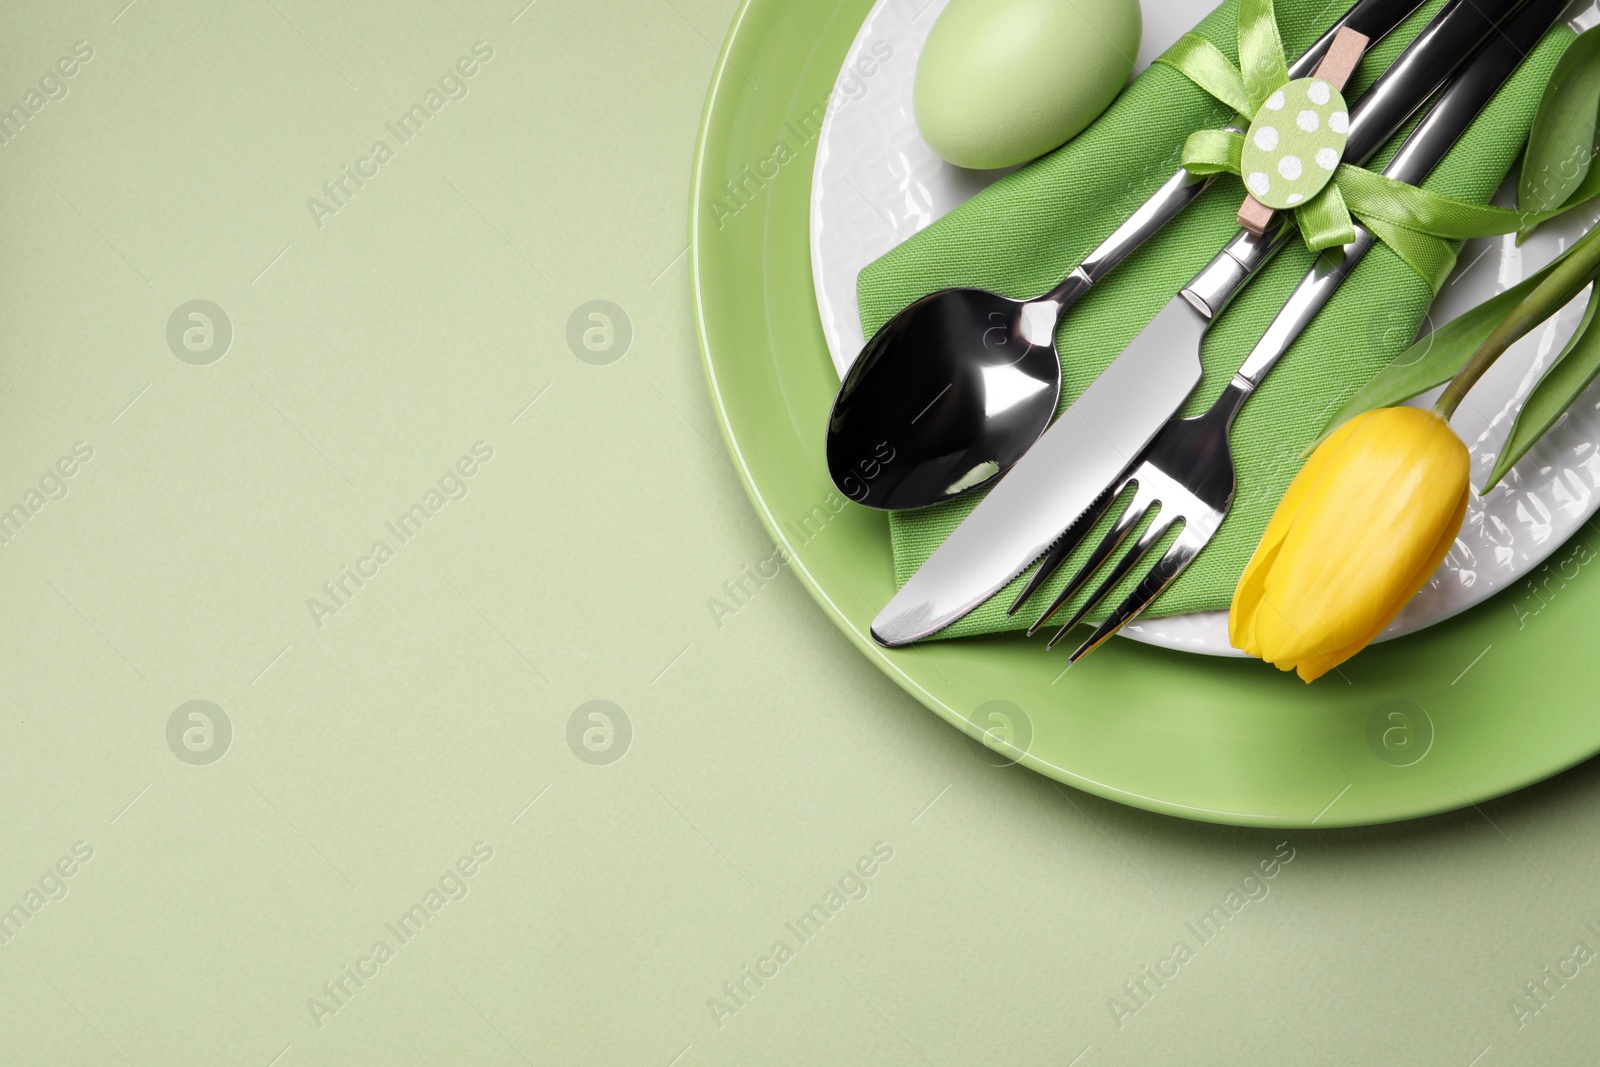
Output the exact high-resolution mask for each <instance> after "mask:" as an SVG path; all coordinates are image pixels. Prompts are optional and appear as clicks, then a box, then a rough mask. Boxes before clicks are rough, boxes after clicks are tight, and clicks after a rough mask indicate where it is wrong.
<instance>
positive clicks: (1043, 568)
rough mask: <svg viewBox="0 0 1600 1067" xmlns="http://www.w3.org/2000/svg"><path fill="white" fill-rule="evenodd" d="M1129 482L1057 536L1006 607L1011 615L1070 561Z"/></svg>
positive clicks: (1107, 494)
mask: <svg viewBox="0 0 1600 1067" xmlns="http://www.w3.org/2000/svg"><path fill="white" fill-rule="evenodd" d="M1127 484H1128V483H1127V482H1120V483H1118V484H1117V485H1116V486H1115V487H1114V488H1112V489H1108V490H1106V491H1105V492H1104V493H1102V494H1100V496H1099V498H1098V499H1096V500H1095V502H1094V503H1093V504H1090V505H1089V508H1088V510H1087V511H1085V512H1084V513H1083V514H1082V515H1079V516H1078V519H1077V521H1076V522H1074V523H1073V524H1072V525H1071V526H1068V527H1067V529H1066V532H1065V533H1063V534H1062V535H1061V536H1060V537H1059V538H1057V539H1056V543H1055V544H1053V545H1051V546H1050V551H1049V552H1047V553H1045V556H1044V559H1042V560H1040V561H1039V566H1038V567H1036V568H1035V569H1034V572H1033V574H1032V576H1031V577H1029V579H1028V582H1027V584H1026V585H1024V586H1023V587H1022V592H1020V593H1018V594H1017V599H1016V600H1015V601H1013V602H1012V604H1011V606H1010V607H1009V608H1007V609H1006V617H1007V618H1010V617H1011V616H1012V615H1015V614H1016V613H1017V611H1018V610H1019V609H1020V608H1021V607H1022V605H1023V604H1025V603H1027V601H1028V598H1029V597H1031V596H1033V594H1034V593H1037V592H1038V591H1039V588H1040V586H1042V585H1044V583H1046V582H1048V581H1049V580H1050V578H1051V576H1052V575H1054V574H1055V572H1056V571H1057V570H1058V569H1060V567H1061V565H1062V564H1063V563H1065V562H1066V561H1067V557H1069V556H1071V555H1072V554H1073V553H1074V552H1076V551H1077V550H1078V546H1079V545H1081V544H1083V539H1084V538H1085V537H1088V536H1089V531H1090V530H1092V529H1094V526H1095V523H1097V522H1099V521H1100V518H1101V516H1103V515H1105V513H1106V512H1107V511H1108V510H1110V508H1111V505H1112V504H1113V503H1115V502H1116V499H1117V497H1118V496H1119V495H1120V494H1121V492H1122V490H1123V489H1124V488H1126V487H1127ZM1030 633H1031V631H1030Z"/></svg>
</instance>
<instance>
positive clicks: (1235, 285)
mask: <svg viewBox="0 0 1600 1067" xmlns="http://www.w3.org/2000/svg"><path fill="white" fill-rule="evenodd" d="M1527 4H1528V0H1450V3H1448V4H1446V5H1445V7H1444V8H1443V9H1442V10H1441V11H1440V12H1439V14H1438V15H1436V16H1435V17H1434V19H1433V21H1432V22H1430V23H1429V24H1428V25H1427V26H1426V27H1424V28H1423V30H1422V32H1421V33H1420V34H1418V35H1417V37H1416V39H1415V40H1413V41H1412V42H1411V43H1410V44H1409V45H1407V46H1406V49H1405V51H1403V52H1401V53H1400V58H1399V59H1397V60H1395V61H1394V65H1393V66H1391V67H1390V68H1389V69H1388V70H1386V71H1384V72H1383V74H1382V76H1380V77H1379V78H1378V80H1377V81H1376V82H1374V83H1373V85H1372V87H1371V88H1370V89H1368V90H1367V91H1366V92H1365V93H1364V94H1362V96H1361V100H1360V101H1359V102H1358V103H1357V104H1356V106H1355V108H1354V109H1352V111H1351V113H1350V136H1349V139H1348V140H1347V141H1346V142H1345V153H1344V158H1345V159H1346V160H1347V161H1348V162H1351V163H1354V164H1356V165H1360V164H1361V163H1364V162H1366V160H1367V159H1368V157H1370V156H1371V155H1372V154H1373V153H1375V152H1376V151H1377V150H1378V149H1379V148H1380V147H1382V145H1383V143H1384V142H1385V141H1387V140H1388V139H1389V138H1390V137H1391V136H1393V135H1394V131H1395V130H1398V129H1399V128H1400V127H1401V126H1403V125H1405V122H1406V120H1407V119H1409V118H1410V117H1411V116H1412V114H1414V113H1415V112H1416V110H1417V109H1418V108H1420V107H1421V106H1422V105H1423V104H1425V103H1426V102H1427V101H1428V99H1429V98H1430V97H1432V96H1433V94H1434V93H1435V92H1436V91H1437V90H1438V89H1439V87H1440V86H1441V85H1443V84H1444V83H1445V82H1446V81H1447V80H1449V78H1450V76H1451V75H1452V74H1454V73H1455V71H1456V70H1457V69H1458V68H1459V67H1460V66H1461V65H1462V64H1463V63H1464V62H1466V61H1467V60H1468V59H1470V58H1471V57H1472V56H1473V55H1474V54H1475V53H1476V52H1477V51H1478V49H1479V48H1480V47H1481V46H1482V45H1483V43H1484V42H1485V41H1486V40H1487V39H1488V38H1489V37H1490V36H1491V35H1493V34H1495V33H1496V32H1497V29H1496V28H1497V26H1498V25H1499V23H1501V22H1503V21H1505V20H1506V19H1507V18H1509V17H1510V16H1511V15H1513V14H1515V13H1516V12H1518V11H1520V10H1521V9H1522V8H1523V7H1526V6H1527ZM1290 232H1291V228H1290V227H1288V226H1286V225H1284V223H1283V221H1282V220H1281V219H1279V220H1277V221H1275V223H1274V224H1273V225H1271V226H1269V227H1268V228H1267V229H1266V231H1265V232H1263V233H1261V234H1253V233H1250V232H1249V231H1248V230H1241V231H1240V232H1239V235H1238V236H1237V237H1235V238H1234V239H1233V240H1231V241H1229V242H1228V244H1227V245H1226V246H1225V247H1224V248H1223V250H1222V251H1221V252H1220V253H1218V255H1217V257H1216V258H1215V259H1213V260H1212V261H1211V262H1210V263H1209V264H1207V265H1206V267H1205V269H1204V270H1202V271H1201V272H1200V273H1199V274H1197V275H1196V276H1195V278H1194V280H1193V281H1191V282H1190V283H1189V284H1188V285H1187V286H1185V287H1184V288H1183V290H1182V292H1181V293H1180V295H1181V296H1182V297H1183V298H1184V299H1185V300H1187V301H1188V302H1189V303H1190V304H1191V305H1193V306H1194V308H1195V310H1196V311H1198V312H1199V313H1200V314H1201V315H1203V316H1205V317H1206V318H1207V319H1210V320H1212V321H1215V320H1216V317H1217V316H1218V315H1220V314H1222V312H1223V309H1225V308H1226V307H1227V306H1228V303H1229V302H1230V301H1231V300H1232V299H1233V298H1234V297H1235V296H1236V295H1238V292H1239V290H1240V289H1242V288H1244V284H1245V283H1246V282H1247V281H1249V280H1250V278H1251V277H1252V276H1253V275H1254V274H1255V273H1256V271H1258V270H1260V269H1261V268H1262V266H1264V265H1265V264H1266V262H1267V261H1268V260H1270V259H1271V258H1272V257H1273V255H1275V254H1276V253H1277V251H1278V250H1279V249H1280V248H1282V247H1283V245H1284V241H1285V239H1286V238H1287V236H1288V234H1289V233H1290Z"/></svg>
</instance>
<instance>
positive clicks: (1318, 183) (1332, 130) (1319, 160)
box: [1239, 78, 1350, 211]
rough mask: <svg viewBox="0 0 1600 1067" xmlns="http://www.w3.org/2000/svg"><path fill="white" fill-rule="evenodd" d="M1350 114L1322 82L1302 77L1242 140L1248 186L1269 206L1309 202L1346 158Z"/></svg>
mask: <svg viewBox="0 0 1600 1067" xmlns="http://www.w3.org/2000/svg"><path fill="white" fill-rule="evenodd" d="M1349 135H1350V110H1349V108H1347V107H1346V106H1345V103H1344V97H1343V96H1340V95H1339V90H1337V89H1335V88H1334V87H1333V86H1331V85H1329V84H1328V83H1327V82H1325V81H1323V80H1322V79H1321V78H1300V79H1298V80H1296V81H1292V82H1290V83H1289V84H1288V85H1285V86H1284V87H1283V88H1282V89H1279V90H1278V91H1277V92H1275V93H1273V94H1272V95H1271V96H1269V97H1267V101H1266V103H1264V104H1262V105H1261V110H1260V111H1259V112H1257V113H1256V117H1255V121H1253V122H1251V123H1250V129H1249V130H1248V131H1247V132H1246V133H1245V136H1244V150H1243V151H1242V152H1241V153H1240V154H1239V171H1240V173H1242V174H1243V175H1244V184H1245V188H1247V189H1249V190H1250V192H1251V195H1253V196H1254V197H1255V198H1256V199H1257V200H1259V201H1261V202H1262V203H1263V204H1265V205H1267V206H1268V207H1270V208H1277V209H1278V210H1280V211H1281V210H1283V209H1285V208H1291V207H1296V206H1297V205H1299V204H1303V203H1305V202H1306V201H1307V200H1309V199H1311V198H1312V197H1313V196H1315V195H1316V194H1318V193H1320V192H1321V191H1322V187H1323V186H1324V185H1327V184H1328V181H1329V180H1330V179H1331V178H1332V177H1333V172H1334V170H1335V169H1337V168H1338V166H1339V159H1340V157H1341V156H1343V155H1344V144H1345V140H1346V139H1347V138H1348V137H1349Z"/></svg>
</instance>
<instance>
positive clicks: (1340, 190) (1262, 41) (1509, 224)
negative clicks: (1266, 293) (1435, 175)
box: [1156, 0, 1560, 292]
mask: <svg viewBox="0 0 1600 1067" xmlns="http://www.w3.org/2000/svg"><path fill="white" fill-rule="evenodd" d="M1156 62H1158V63H1164V64H1166V65H1167V66H1169V67H1172V68H1173V69H1175V70H1177V71H1178V72H1179V73H1180V74H1182V75H1183V76H1184V77H1186V78H1188V79H1189V80H1190V81H1192V82H1194V83H1195V84H1196V85H1198V86H1199V87H1200V88H1202V89H1204V90H1205V91H1206V92H1208V93H1210V94H1211V95H1212V96H1214V97H1216V98H1217V99H1218V100H1220V101H1222V102H1223V103H1224V104H1226V105H1228V106H1229V107H1231V108H1233V109H1234V110H1235V111H1237V112H1238V113H1239V116H1238V118H1237V119H1236V120H1235V121H1236V122H1237V124H1239V125H1244V126H1248V125H1249V123H1250V121H1251V116H1253V115H1254V114H1255V113H1256V112H1257V111H1258V110H1260V108H1261V105H1262V103H1263V102H1264V101H1265V100H1266V99H1267V97H1269V96H1271V95H1272V94H1273V92H1275V91H1276V90H1278V89H1279V88H1281V87H1282V86H1283V85H1284V84H1285V83H1287V82H1288V80H1289V71H1288V66H1287V64H1286V62H1285V60H1284V55H1283V41H1282V39H1281V38H1280V37H1279V35H1278V23H1277V17H1276V15H1275V13H1274V12H1273V7H1272V0H1239V66H1238V68H1237V69H1235V68H1234V66H1233V64H1232V63H1231V62H1230V61H1229V60H1228V57H1227V56H1225V55H1223V54H1222V51H1221V50H1220V49H1219V48H1217V46H1216V45H1214V44H1212V43H1211V42H1210V41H1209V40H1207V39H1206V38H1204V37H1202V36H1200V35H1199V34H1197V33H1187V34H1185V35H1184V36H1183V37H1181V38H1179V40H1178V42H1177V43H1176V44H1174V45H1173V46H1172V47H1171V48H1170V49H1168V50H1167V52H1166V53H1165V54H1163V55H1162V56H1160V57H1159V58H1158V59H1157V60H1156ZM1243 148H1244V135H1243V134H1241V133H1238V132H1236V131H1234V130H1231V129H1224V130H1198V131H1196V132H1195V133H1193V134H1191V135H1190V136H1189V138H1188V140H1187V141H1185V142H1184V146H1183V156H1182V160H1183V166H1184V169H1185V170H1187V171H1189V172H1190V173H1191V174H1195V175H1200V176H1211V175H1215V174H1224V173H1226V174H1233V175H1239V174H1240V166H1239V156H1240V153H1241V152H1242V151H1243ZM1293 214H1294V220H1295V225H1296V226H1297V227H1298V228H1299V230H1300V235H1301V237H1302V238H1303V239H1304V240H1305V243H1306V247H1307V248H1309V249H1311V250H1312V251H1313V252H1320V251H1322V250H1323V249H1326V248H1334V247H1337V246H1339V245H1346V244H1349V243H1350V242H1351V241H1353V240H1355V238H1356V223H1357V222H1359V223H1360V224H1361V225H1362V226H1363V227H1364V228H1365V229H1366V230H1367V231H1368V232H1369V233H1371V234H1372V235H1373V236H1374V237H1376V238H1377V239H1378V240H1379V241H1382V242H1383V243H1384V244H1386V245H1388V246H1389V247H1390V248H1391V249H1393V250H1394V252H1395V253H1396V254H1397V255H1398V256H1399V257H1400V258H1401V259H1402V260H1404V261H1405V263H1406V265H1407V266H1409V267H1410V268H1411V269H1412V270H1414V271H1415V272H1416V273H1417V274H1418V275H1420V276H1421V277H1422V278H1423V280H1425V281H1426V282H1427V283H1428V284H1429V286H1431V287H1432V289H1433V291H1434V292H1438V291H1439V288H1440V287H1441V286H1442V285H1444V283H1445V280H1446V279H1447V278H1448V277H1449V276H1450V272H1451V271H1452V270H1453V269H1455V263H1456V245H1455V243H1454V242H1459V241H1464V240H1466V239H1468V238H1472V237H1495V236H1498V235H1500V234H1505V233H1512V232H1514V231H1516V230H1519V229H1528V228H1530V227H1533V226H1536V225H1538V224H1539V223H1541V222H1544V221H1546V220H1548V219H1551V218H1554V217H1555V216H1556V215H1558V214H1560V211H1559V210H1551V211H1543V212H1520V211H1510V210H1507V209H1505V208H1497V207H1486V206H1483V205H1480V204H1473V203H1468V202H1466V201H1464V200H1457V199H1455V198H1454V197H1449V196H1442V195H1440V194H1438V193H1431V192H1428V191H1427V190H1426V189H1420V188H1418V187H1416V186H1414V185H1406V184H1405V183H1403V182H1397V181H1395V180H1394V179H1392V178H1386V177H1384V176H1383V175H1381V174H1377V173H1374V172H1373V171H1370V170H1365V169H1363V168H1361V167H1355V166H1351V165H1350V164H1348V163H1341V164H1340V165H1339V169H1338V170H1336V171H1335V172H1334V174H1333V179H1332V180H1331V181H1329V182H1328V184H1327V185H1326V186H1324V187H1323V189H1322V191H1321V192H1320V193H1318V194H1317V195H1316V196H1314V197H1312V198H1311V199H1310V200H1307V201H1306V202H1305V203H1304V204H1301V205H1300V206H1299V207H1297V208H1295V209H1294V211H1293Z"/></svg>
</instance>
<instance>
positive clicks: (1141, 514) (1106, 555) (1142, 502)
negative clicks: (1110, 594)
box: [1028, 472, 1156, 637]
mask: <svg viewBox="0 0 1600 1067" xmlns="http://www.w3.org/2000/svg"><path fill="white" fill-rule="evenodd" d="M1136 478H1137V472H1136V473H1135V475H1134V476H1133V477H1130V478H1129V479H1128V481H1127V482H1123V483H1122V484H1121V485H1119V486H1117V489H1116V491H1115V492H1114V493H1113V494H1112V499H1116V497H1117V496H1120V495H1121V493H1122V490H1123V489H1125V488H1127V486H1128V484H1129V483H1130V482H1133V481H1135V480H1136ZM1155 504H1156V502H1155V497H1154V494H1153V493H1152V492H1150V491H1149V490H1148V489H1147V488H1146V487H1145V486H1144V485H1142V484H1141V485H1139V487H1138V491H1137V492H1135V493H1134V494H1133V499H1132V500H1130V501H1128V504H1127V507H1126V508H1124V509H1123V512H1122V515H1121V517H1120V518H1118V519H1117V521H1116V522H1115V523H1113V524H1112V527H1111V529H1109V530H1107V531H1106V535H1105V537H1104V538H1102V539H1101V541H1100V543H1099V544H1098V545H1096V546H1095V550H1094V551H1093V552H1091V553H1089V558H1088V559H1086V560H1084V562H1083V566H1082V567H1079V568H1078V573H1077V574H1074V575H1073V576H1072V580H1071V581H1070V582H1068V583H1067V585H1066V588H1064V589H1062V590H1061V593H1060V595H1059V596H1057V597H1056V598H1055V600H1054V601H1052V602H1051V604H1050V606H1049V607H1048V608H1046V609H1045V610H1044V614H1043V615H1040V616H1039V621H1037V622H1035V623H1034V624H1033V625H1032V626H1030V627H1028V636H1029V637H1032V636H1033V635H1034V634H1036V633H1038V632H1039V630H1040V628H1042V627H1043V626H1044V625H1045V623H1047V622H1049V621H1050V618H1051V616H1053V615H1054V614H1055V613H1056V612H1058V611H1060V610H1061V608H1062V607H1063V606H1065V605H1066V603H1067V601H1069V600H1071V599H1072V598H1073V597H1075V596H1077V595H1078V594H1079V593H1081V592H1082V591H1083V587H1084V586H1086V585H1088V584H1089V579H1090V578H1093V577H1094V575H1095V572H1096V571H1098V570H1099V569H1100V568H1101V567H1103V566H1105V562H1106V560H1108V559H1110V558H1111V554H1112V553H1113V552H1115V551H1116V550H1117V548H1118V546H1120V545H1121V544H1122V542H1123V541H1125V540H1127V538H1128V535H1129V534H1130V533H1132V532H1133V531H1134V529H1135V528H1137V527H1138V525H1139V523H1141V522H1143V521H1144V519H1145V517H1146V516H1147V515H1149V514H1150V509H1151V508H1153V507H1155ZM1081 614H1082V613H1081V612H1080V613H1079V615H1080V617H1081Z"/></svg>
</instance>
